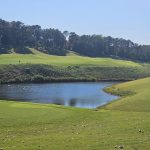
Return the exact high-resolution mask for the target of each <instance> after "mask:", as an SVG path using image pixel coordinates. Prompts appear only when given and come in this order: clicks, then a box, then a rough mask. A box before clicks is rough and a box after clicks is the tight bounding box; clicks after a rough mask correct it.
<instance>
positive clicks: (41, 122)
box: [0, 78, 150, 150]
mask: <svg viewBox="0 0 150 150" xmlns="http://www.w3.org/2000/svg"><path fill="white" fill-rule="evenodd" d="M149 89H150V78H146V79H142V80H137V81H133V82H127V83H123V84H120V85H115V86H113V87H111V88H108V91H109V92H113V93H115V94H117V95H122V96H123V97H122V98H121V100H119V101H114V102H113V103H111V104H109V105H107V106H105V107H104V108H101V109H93V110H89V109H78V108H71V107H63V106H56V105H42V104H32V103H21V102H20V103H19V102H6V101H0V120H1V121H0V148H2V149H7V150H12V149H17V150H25V149H29V150H35V149H50V150H62V149H65V150H70V149H75V150H83V149H84V150H91V149H92V150H114V149H121V148H124V149H126V150H149V149H150V142H149V140H150V126H149V124H150V119H149V118H150V109H149V108H150V107H149V106H150V101H149V98H148V97H149ZM131 106H132V107H131Z"/></svg>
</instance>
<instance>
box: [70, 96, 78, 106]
mask: <svg viewBox="0 0 150 150" xmlns="http://www.w3.org/2000/svg"><path fill="white" fill-rule="evenodd" d="M76 103H77V99H76V98H72V99H70V101H69V106H76Z"/></svg>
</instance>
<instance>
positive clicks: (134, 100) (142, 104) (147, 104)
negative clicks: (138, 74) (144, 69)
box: [106, 78, 150, 112]
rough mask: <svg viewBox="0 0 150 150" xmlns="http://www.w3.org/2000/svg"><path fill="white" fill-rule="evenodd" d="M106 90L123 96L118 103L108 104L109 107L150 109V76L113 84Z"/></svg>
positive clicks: (138, 110) (129, 109) (132, 109)
mask: <svg viewBox="0 0 150 150" xmlns="http://www.w3.org/2000/svg"><path fill="white" fill-rule="evenodd" d="M106 91H108V92H111V93H112V94H116V95H121V96H122V98H121V100H119V101H118V102H117V103H112V104H109V105H107V106H106V108H108V109H117V110H127V111H137V112H140V111H141V112H144V111H147V112H149V111H150V78H146V79H141V80H136V81H132V82H127V83H124V84H120V85H117V86H112V87H110V88H107V89H106Z"/></svg>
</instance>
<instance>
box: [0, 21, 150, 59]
mask: <svg viewBox="0 0 150 150" xmlns="http://www.w3.org/2000/svg"><path fill="white" fill-rule="evenodd" d="M28 47H31V48H36V49H37V50H39V51H42V52H45V53H48V54H55V55H65V54H66V53H67V50H71V51H75V52H77V53H79V54H80V55H84V56H90V57H112V58H117V59H129V60H135V61H145V62H149V61H150V46H148V45H138V44H136V43H133V42H132V41H130V40H125V39H122V38H112V37H110V36H108V37H104V36H102V35H82V36H79V35H77V34H76V33H74V32H68V31H64V32H63V33H62V32H61V31H59V30H57V29H52V28H50V29H42V28H41V27H40V26H39V25H33V26H29V25H24V24H23V23H22V22H19V21H17V22H15V21H12V22H8V21H4V20H2V19H0V54H3V53H12V52H17V53H25V54H27V53H31V52H30V51H29V50H28Z"/></svg>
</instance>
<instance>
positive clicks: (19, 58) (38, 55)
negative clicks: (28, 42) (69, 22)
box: [0, 49, 140, 67]
mask: <svg viewBox="0 0 150 150" xmlns="http://www.w3.org/2000/svg"><path fill="white" fill-rule="evenodd" d="M30 50H31V52H32V54H16V53H12V54H2V55H0V64H14V65H17V64H20V63H21V64H49V65H59V66H68V65H98V66H107V67H109V66H110V67H139V66H140V65H139V64H138V63H135V62H132V61H124V60H115V59H111V58H91V57H83V56H79V55H77V53H73V52H69V53H68V56H55V55H47V54H45V53H42V52H40V51H37V50H35V49H30Z"/></svg>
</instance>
